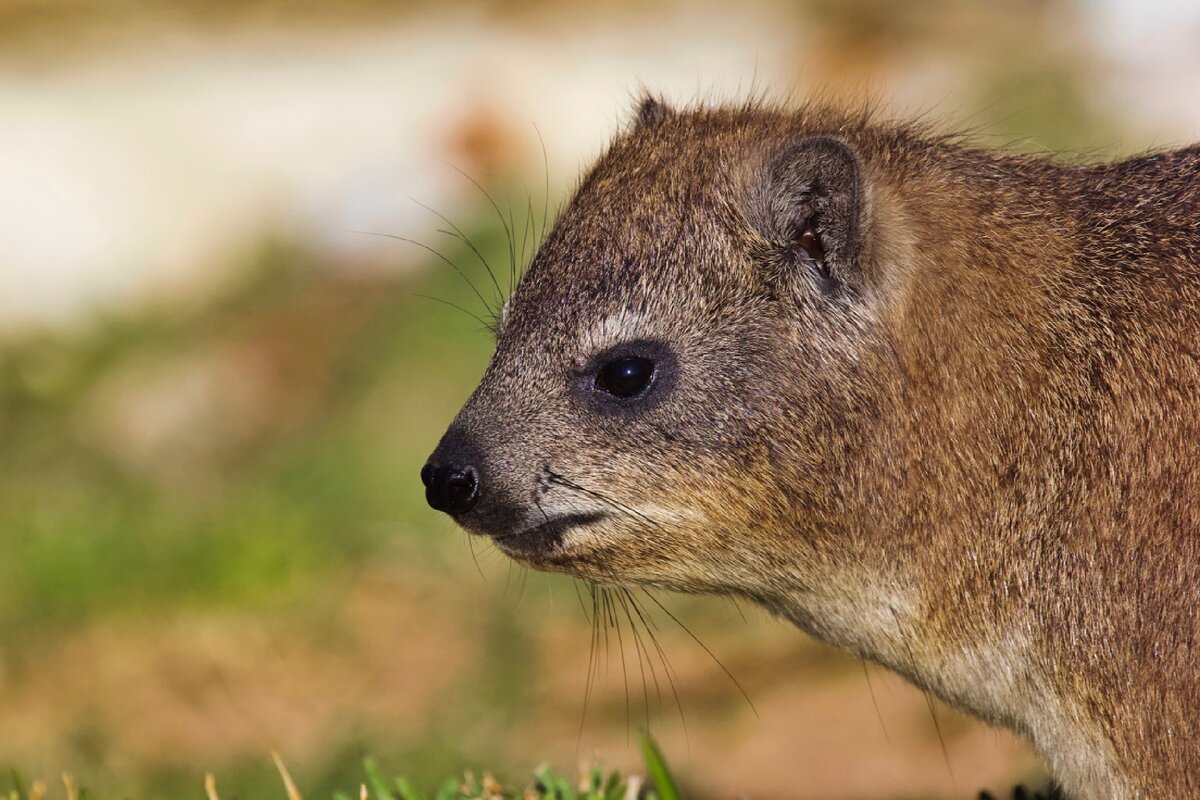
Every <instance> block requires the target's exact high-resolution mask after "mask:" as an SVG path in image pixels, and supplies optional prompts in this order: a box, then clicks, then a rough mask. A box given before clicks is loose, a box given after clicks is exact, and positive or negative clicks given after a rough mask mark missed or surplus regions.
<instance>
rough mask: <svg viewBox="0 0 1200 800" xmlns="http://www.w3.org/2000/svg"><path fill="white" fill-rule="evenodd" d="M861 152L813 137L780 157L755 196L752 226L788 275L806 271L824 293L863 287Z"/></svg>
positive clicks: (841, 144) (828, 138)
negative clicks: (793, 272)
mask: <svg viewBox="0 0 1200 800" xmlns="http://www.w3.org/2000/svg"><path fill="white" fill-rule="evenodd" d="M863 194H864V192H863V179H862V170H861V168H860V166H859V159H858V156H857V155H856V154H855V152H854V151H853V150H852V149H851V148H850V146H849V145H847V144H846V143H845V142H843V141H841V140H839V139H835V138H833V137H829V136H812V137H808V138H805V139H803V140H801V141H800V142H797V143H796V144H795V145H792V146H791V147H788V148H787V149H785V150H784V151H783V152H782V153H780V154H779V155H778V156H777V157H776V158H775V159H774V161H772V162H771V163H770V164H769V166H768V167H767V170H766V174H765V175H763V176H762V179H761V184H760V186H759V188H758V190H757V191H756V192H755V196H754V202H753V206H754V207H753V208H751V216H752V222H753V223H754V225H755V227H757V228H758V230H759V233H761V234H762V235H763V237H764V238H765V239H766V241H767V243H768V247H769V249H770V251H771V256H772V258H771V261H772V262H773V263H775V264H777V265H778V268H780V269H782V270H784V271H791V270H796V269H802V270H806V271H807V272H808V273H809V274H810V275H811V276H812V277H813V278H814V279H815V280H816V281H817V283H818V284H819V285H820V287H821V288H822V290H824V291H825V292H828V293H835V292H838V291H841V290H847V289H848V290H850V291H851V292H857V291H859V290H861V289H863V288H865V287H864V286H863V280H864V270H863V269H862V265H861V258H862V255H863V250H864V239H865V236H864V231H865V229H866V227H867V226H866V224H865V220H864V217H865V211H864V200H863Z"/></svg>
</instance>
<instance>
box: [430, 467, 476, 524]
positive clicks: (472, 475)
mask: <svg viewBox="0 0 1200 800" xmlns="http://www.w3.org/2000/svg"><path fill="white" fill-rule="evenodd" d="M421 483H423V484H425V500H426V502H428V503H429V505H431V506H432V507H433V508H434V509H436V510H438V511H444V512H446V513H447V514H465V513H467V512H468V511H470V510H471V509H472V508H474V507H475V503H476V502H478V500H479V472H478V471H476V469H475V468H474V467H472V466H469V465H468V466H458V465H456V464H450V465H447V466H444V467H435V466H434V465H433V464H432V463H430V464H426V465H425V466H424V467H422V468H421Z"/></svg>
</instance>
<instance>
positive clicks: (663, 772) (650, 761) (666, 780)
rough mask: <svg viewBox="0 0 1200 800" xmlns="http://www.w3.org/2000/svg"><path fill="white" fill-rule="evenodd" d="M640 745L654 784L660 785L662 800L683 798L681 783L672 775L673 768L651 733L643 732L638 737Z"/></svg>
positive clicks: (659, 790) (680, 799)
mask: <svg viewBox="0 0 1200 800" xmlns="http://www.w3.org/2000/svg"><path fill="white" fill-rule="evenodd" d="M638 745H639V747H640V748H641V751H642V758H643V759H645V761H646V771H647V772H649V773H650V777H651V778H653V779H654V785H655V786H657V787H658V794H659V796H660V797H661V798H662V800H683V795H682V794H681V793H680V791H679V785H678V784H676V783H675V779H674V778H672V777H671V770H669V769H668V768H667V762H666V760H665V759H664V758H663V756H662V752H661V751H660V750H659V749H658V745H656V744H655V743H654V740H653V739H651V738H650V735H649V734H648V733H643V734H641V735H640V736H639V737H638Z"/></svg>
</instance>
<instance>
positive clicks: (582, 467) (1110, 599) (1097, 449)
mask: <svg viewBox="0 0 1200 800" xmlns="http://www.w3.org/2000/svg"><path fill="white" fill-rule="evenodd" d="M637 120H638V121H637V122H636V123H635V124H634V125H632V126H631V127H630V130H628V131H626V132H625V133H624V134H623V135H621V136H620V137H619V138H618V139H617V140H616V141H615V142H614V143H613V145H612V146H611V147H610V148H609V150H608V151H607V153H605V154H604V155H603V156H602V157H601V158H600V159H599V162H598V163H597V164H596V166H595V167H594V168H593V169H592V170H591V171H590V172H589V173H588V174H587V176H586V177H585V178H584V180H583V182H582V184H581V185H580V187H579V189H578V192H577V194H576V195H575V197H574V199H573V200H572V201H571V203H570V205H569V206H568V207H567V209H566V210H565V212H564V213H563V214H562V216H561V217H560V219H559V220H558V221H557V223H556V224H555V225H554V227H553V230H552V232H551V233H550V234H549V236H548V238H547V240H546V241H545V242H544V244H543V245H542V246H541V248H540V249H539V251H538V253H537V255H536V257H535V258H534V261H533V263H532V265H531V267H530V268H529V270H528V271H527V273H526V274H525V275H524V277H523V278H522V280H521V282H520V284H519V286H518V288H517V290H516V292H515V294H514V295H513V296H512V297H511V298H510V300H509V302H508V304H507V306H506V308H505V311H504V314H503V315H502V319H501V321H500V329H499V331H498V345H497V349H496V353H495V356H494V358H493V361H492V363H491V364H490V366H489V367H488V370H487V373H486V375H485V376H484V378H483V380H482V382H481V384H480V386H479V388H478V390H477V391H476V393H475V394H474V395H473V397H472V398H471V400H470V401H469V402H468V404H467V405H466V407H465V408H464V410H463V411H462V413H461V415H460V417H459V419H458V421H457V423H456V425H457V426H458V427H459V428H460V429H461V430H463V431H465V432H466V433H467V434H468V435H469V436H471V437H472V439H473V440H474V441H475V442H476V444H477V445H478V447H479V448H480V450H481V452H482V453H483V454H484V459H485V462H486V463H485V466H484V471H485V474H486V478H485V484H486V485H485V491H486V492H488V493H490V495H489V496H492V497H501V498H504V499H505V501H506V502H507V503H508V504H509V506H508V507H509V508H511V513H510V514H509V517H510V518H509V519H506V520H505V522H504V526H503V528H504V531H503V532H501V531H498V530H497V529H495V528H494V525H493V523H488V524H482V523H479V524H477V523H473V522H472V521H471V520H470V519H469V518H466V519H464V520H463V522H464V524H465V525H466V526H467V527H470V528H473V529H474V530H476V531H478V532H483V533H492V534H493V535H495V538H496V540H497V542H498V544H499V546H500V547H501V548H503V549H506V550H508V551H509V552H510V553H511V554H513V555H514V557H516V558H518V559H520V560H522V561H524V562H525V563H528V564H530V565H531V566H533V567H536V568H539V569H545V570H554V571H561V572H566V573H569V574H572V575H577V576H581V577H585V578H588V579H591V580H593V581H596V582H599V583H601V584H607V585H632V584H642V585H649V586H654V587H664V588H669V589H674V590H679V591H684V592H717V593H725V594H729V595H733V596H736V597H745V598H749V599H751V600H753V601H754V602H757V603H759V604H761V605H762V606H765V607H766V608H768V609H771V610H772V611H773V612H775V613H777V614H779V615H782V616H784V617H786V618H788V619H790V620H792V621H794V622H795V623H796V624H797V625H799V626H800V627H802V628H804V629H805V630H807V631H810V632H811V633H813V634H815V635H816V636H818V637H820V638H822V639H824V640H826V641H829V642H832V643H834V644H836V645H839V646H841V647H843V648H845V649H847V650H849V651H850V652H852V653H854V654H856V655H858V656H861V657H864V658H868V659H871V660H874V661H877V662H879V663H882V664H885V665H887V666H889V667H891V668H892V669H894V670H896V671H897V672H899V673H901V674H903V675H904V676H906V677H907V678H909V679H910V680H912V681H913V682H914V683H916V684H918V685H919V686H922V687H924V688H926V689H927V690H929V691H931V692H933V693H935V694H937V695H938V696H940V697H942V698H944V699H945V700H947V701H948V702H950V703H952V704H954V705H956V706H958V707H960V708H963V709H965V710H967V711H969V712H973V713H975V714H977V715H979V716H981V717H983V718H985V719H987V720H990V721H991V722H993V723H996V724H999V725H1003V726H1005V727H1008V728H1011V729H1013V730H1015V731H1017V732H1018V733H1020V734H1022V735H1024V736H1027V737H1029V738H1031V739H1032V740H1033V742H1034V744H1035V746H1036V747H1037V748H1038V750H1039V751H1040V752H1041V754H1042V755H1043V756H1044V757H1045V759H1046V760H1047V762H1048V764H1049V766H1050V768H1051V771H1052V773H1053V775H1054V777H1055V778H1056V780H1057V781H1059V782H1060V783H1061V784H1062V786H1063V788H1064V789H1065V790H1066V792H1067V794H1068V795H1069V796H1072V797H1075V798H1079V799H1080V800H1083V799H1084V798H1086V799H1087V800H1100V799H1101V798H1104V799H1105V800H1108V799H1109V798H1134V797H1140V798H1182V797H1196V796H1200V778H1197V777H1196V776H1197V775H1200V769H1198V768H1197V765H1198V764H1200V651H1198V649H1197V645H1198V644H1200V643H1198V641H1197V631H1198V624H1197V614H1196V610H1197V604H1198V601H1200V597H1198V593H1200V580H1198V579H1197V578H1198V573H1200V527H1198V522H1200V519H1198V517H1200V450H1198V446H1200V401H1198V399H1197V398H1200V344H1198V342H1200V303H1198V301H1200V149H1198V148H1195V147H1193V148H1189V149H1185V150H1180V151H1176V152H1172V153H1159V154H1154V155H1148V156H1144V157H1140V158H1135V159H1132V160H1129V161H1124V162H1121V163H1117V164H1112V165H1106V166H1080V165H1071V164H1066V163H1061V162H1055V161H1052V160H1047V159H1041V158H1033V157H1028V156H1021V155H1013V154H1002V153H996V152H988V151H983V150H977V149H972V148H971V147H969V146H968V145H966V144H965V143H963V142H962V141H961V140H959V139H956V138H954V137H943V136H933V135H929V134H928V133H926V132H925V131H923V130H921V129H919V128H916V127H909V126H904V125H897V124H890V123H877V122H874V121H872V120H871V119H870V117H869V115H867V114H857V113H842V112H838V111H831V110H825V109H818V108H807V109H803V110H800V111H784V110H777V109H771V108H759V107H737V108H725V109H715V110H704V109H697V110H691V111H673V110H671V109H669V108H666V107H665V106H661V105H659V104H654V103H653V101H650V103H649V105H648V106H644V107H643V109H642V110H641V112H640V113H639V114H638V115H637ZM814 136H821V137H825V138H826V139H827V140H831V141H833V142H835V143H840V145H844V146H845V148H847V152H849V153H852V154H853V163H855V164H856V168H857V170H858V175H859V177H860V179H861V182H862V186H861V192H860V194H859V195H858V197H857V200H856V203H857V205H856V213H857V215H858V217H857V228H856V231H857V233H856V235H857V237H858V239H859V242H860V245H861V247H860V248H859V249H858V250H857V251H856V252H855V257H854V259H853V263H848V264H841V265H839V269H840V274H839V275H838V276H837V277H838V278H839V280H840V281H841V282H842V284H843V285H841V286H840V287H837V288H836V289H834V290H833V291H823V290H822V288H821V286H820V285H819V284H818V282H817V281H816V280H815V279H814V276H813V274H812V273H811V271H808V270H805V269H803V268H802V267H801V266H800V265H797V264H796V263H794V262H793V261H790V260H789V259H787V258H786V257H784V256H783V255H781V254H780V252H779V248H778V243H777V242H773V241H771V240H770V237H769V236H767V235H765V234H764V233H763V230H764V221H763V219H761V216H762V215H763V214H772V213H784V212H786V209H780V208H779V207H778V205H779V204H778V203H774V205H773V204H772V203H771V202H763V200H762V197H763V196H764V195H763V194H762V193H763V192H769V191H770V187H769V186H765V184H764V182H768V183H769V172H770V165H771V164H772V163H774V161H775V159H777V158H778V157H779V155H780V154H781V153H784V152H786V151H787V150H788V148H790V147H794V146H796V145H798V144H801V143H803V142H805V141H806V140H809V139H811V138H812V137H814ZM624 337H632V338H642V339H654V340H657V341H661V342H664V343H666V345H667V346H669V347H670V348H671V350H672V351H673V352H674V353H675V355H676V357H677V362H678V373H677V376H676V380H675V383H674V385H673V386H672V387H670V390H669V391H667V392H662V393H660V396H659V397H658V398H657V399H656V401H655V402H654V403H652V404H649V405H648V406H647V407H646V408H644V409H635V408H630V409H628V410H623V411H622V412H621V413H611V412H605V411H603V410H602V409H599V408H597V407H596V406H595V404H594V403H592V402H591V401H590V400H589V398H588V397H587V395H586V392H583V393H581V392H579V391H577V390H573V389H572V388H571V387H572V386H577V385H578V382H579V381H580V380H583V379H584V378H581V377H580V373H581V371H583V370H585V369H586V365H587V364H588V362H589V359H590V358H591V357H592V356H594V355H595V352H596V350H597V349H598V348H604V347H607V346H611V345H612V344H614V343H619V341H620V340H621V339H622V338H624ZM484 502H487V500H485V501H484ZM577 513H593V514H600V515H603V516H602V518H601V519H599V520H598V521H594V522H591V523H590V524H585V525H581V526H577V527H575V528H572V529H569V530H567V531H566V532H565V533H564V534H563V536H562V539H561V542H560V543H558V544H557V545H556V546H551V547H546V548H541V549H532V550H531V549H522V548H520V547H518V546H517V542H518V540H519V538H520V532H521V530H522V528H523V527H525V526H529V525H535V524H537V522H538V521H539V520H548V519H553V518H554V517H557V516H561V515H566V514H577ZM493 522H494V521H493Z"/></svg>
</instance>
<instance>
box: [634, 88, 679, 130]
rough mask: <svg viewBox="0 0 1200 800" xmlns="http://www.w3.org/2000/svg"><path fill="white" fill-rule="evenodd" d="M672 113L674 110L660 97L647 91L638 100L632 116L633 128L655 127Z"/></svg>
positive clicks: (646, 128)
mask: <svg viewBox="0 0 1200 800" xmlns="http://www.w3.org/2000/svg"><path fill="white" fill-rule="evenodd" d="M674 114H675V110H674V109H673V108H671V107H670V106H668V105H667V103H666V101H664V100H663V99H662V98H661V97H656V96H654V95H652V94H649V93H647V94H643V95H642V99H641V100H640V101H638V109H637V114H636V115H635V116H634V126H633V127H634V130H636V131H641V130H648V129H650V128H656V127H658V126H659V125H661V124H662V123H663V122H664V121H665V120H666V119H667V118H668V117H671V116H673V115H674Z"/></svg>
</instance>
